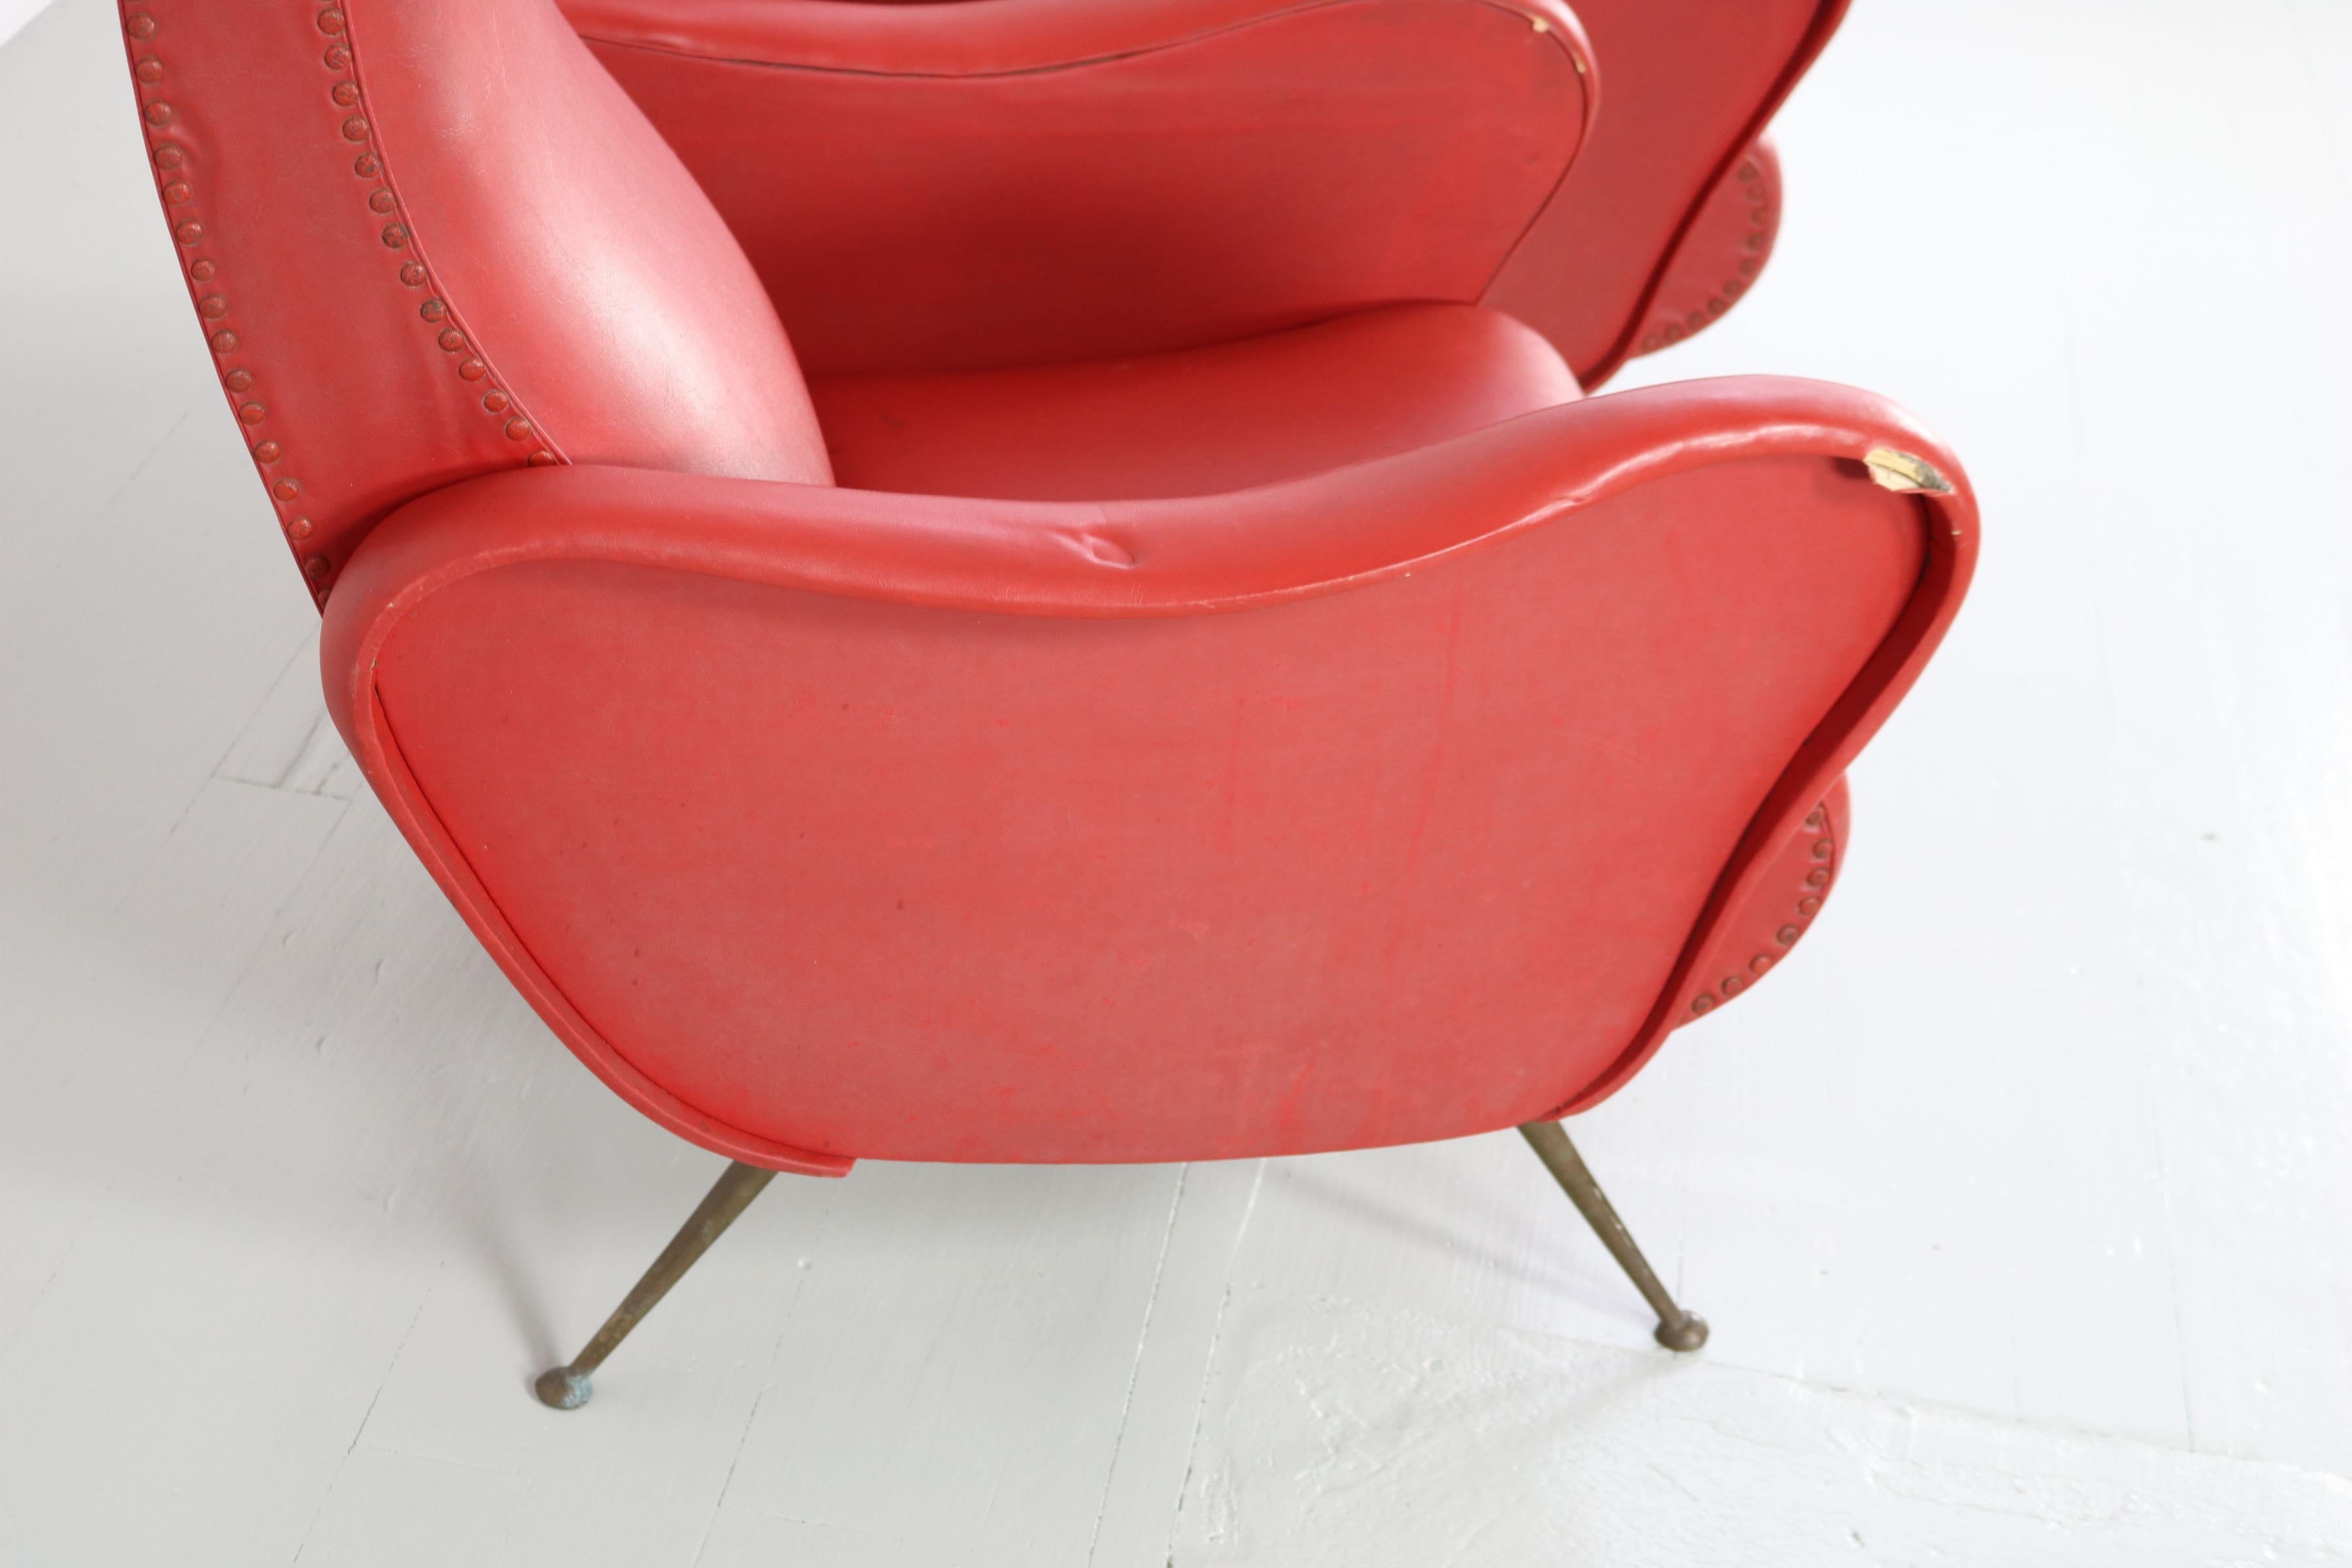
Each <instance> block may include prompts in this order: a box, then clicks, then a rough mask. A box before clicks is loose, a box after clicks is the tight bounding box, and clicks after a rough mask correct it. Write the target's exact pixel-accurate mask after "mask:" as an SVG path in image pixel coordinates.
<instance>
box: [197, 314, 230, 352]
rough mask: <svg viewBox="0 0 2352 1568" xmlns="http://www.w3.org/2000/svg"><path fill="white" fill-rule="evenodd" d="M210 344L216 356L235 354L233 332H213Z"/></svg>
mask: <svg viewBox="0 0 2352 1568" xmlns="http://www.w3.org/2000/svg"><path fill="white" fill-rule="evenodd" d="M199 308H200V309H201V307H199ZM212 343H213V353H216V354H226V353H236V333H235V332H215V333H214V334H213V337H212Z"/></svg>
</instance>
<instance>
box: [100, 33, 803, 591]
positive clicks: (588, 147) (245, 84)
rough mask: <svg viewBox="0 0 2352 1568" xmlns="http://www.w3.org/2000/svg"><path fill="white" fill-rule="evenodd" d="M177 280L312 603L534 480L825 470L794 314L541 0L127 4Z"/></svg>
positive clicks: (774, 475)
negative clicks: (612, 472) (393, 547)
mask: <svg viewBox="0 0 2352 1568" xmlns="http://www.w3.org/2000/svg"><path fill="white" fill-rule="evenodd" d="M121 12H122V23H123V34H124V37H125V41H126V43H127V44H128V46H129V51H130V59H131V76H132V79H133V81H134V83H135V86H136V89H137V93H138V98H139V108H140V116H141V120H142V125H143V127H144V129H145V132H146V138H147V150H148V155H149V158H150V161H151V163H152V172H153V174H154V175H155V180H156V185H157V189H158V192H159V194H160V195H161V196H162V198H163V210H164V214H165V216H166V218H167V220H168V221H169V223H170V224H171V226H172V235H173V244H174V247H175V250H176V253H177V256H178V258H179V264H180V267H181V269H182V272H183V274H184V277H185V278H186V279H187V282H188V286H189V291H190V297H191V299H192V300H193V301H194V305H195V309H196V313H197V316H198V317H199V319H200V320H201V321H202V323H203V326H204V331H205V339H206V342H207V344H208V345H209V347H210V348H211V351H212V354H213V359H214V363H215V367H216V369H217V370H218V372H219V374H220V376H221V383H222V386H223V388H224V390H225V391H226V393H227V395H228V397H229V401H230V405H231V406H232V407H233V408H234V410H235V412H236V419H237V421H238V425H239V427H240V428H241V429H242V431H243V432H244V435H245V439H246V443H247V447H248V448H249V449H250V451H251V452H252V454H253V459H254V462H255V464H256V466H257V468H258V469H259V471H260V473H261V476H262V479H263V480H264V482H265V483H266V484H267V485H268V489H269V494H270V497H271V499H272V500H273V501H274V502H275V503H276V505H277V509H278V522H279V525H280V527H281V528H282V529H283V530H284V531H285V534H286V537H287V541H288V542H289V544H290V545H291V546H292V547H293V549H294V552H295V555H296V557H297V559H298V560H299V562H300V563H301V566H302V570H303V574H304V576H305V578H306V579H307V580H308V582H309V584H310V589H311V592H312V594H313V595H314V596H315V597H317V598H319V599H321V600H323V599H324V598H325V596H326V594H327V591H328V589H329V588H330V587H331V585H332V584H333V582H334V580H335V577H336V574H338V573H339V572H340V571H341V569H342V566H343V564H344V563H345V561H346V560H347V559H348V558H349V556H350V553H351V552H352V548H353V547H354V546H355V545H356V544H357V543H358V542H359V540H360V538H361V537H362V535H363V534H364V533H365V532H366V531H367V530H368V529H369V528H371V527H373V525H374V523H375V522H376V521H378V520H380V519H381V518H382V517H383V515H384V514H385V513H386V512H388V511H390V510H392V509H393V508H394V507H396V506H398V505H400V504H401V503H403V502H404V501H407V500H412V499H414V498H415V497H416V496H418V495H421V494H423V493H425V492H426V491H428V490H432V489H437V488H439V487H441V486H443V485H446V484H449V483H452V482H454V481H456V480H458V479H466V478H469V477H471V476H474V475H477V474H481V473H486V472H489V471H491V470H494V469H499V468H515V467H520V466H522V465H525V464H551V463H562V462H591V463H610V464H620V465H625V466H630V467H638V468H669V469H677V470H685V471H690V472H698V473H709V474H729V475H737V476H742V477H748V478H761V479H790V480H798V481H801V482H804V483H814V484H824V483H829V482H830V481H831V477H832V476H831V473H830V470H829V468H828V467H827V464H826V460H825V456H824V440H823V437H821V435H820V434H819V432H818V429H817V425H816V418H815V416H814V413H813V412H812V410H811V409H810V406H809V401H808V395H807V391H806V389H805V388H804V387H803V384H802V381H801V374H800V370H799V367H798V366H797V364H796V363H794V361H793V353H792V349H791V347H790V345H789V344H788V343H787V342H786V341H785V338H784V331H783V328H782V325H781V324H780V323H779V322H778V321H777V319H776V314H775V310H774V308H773V307H772V305H771V304H770V303H769V301H768V298H767V295H766V294H765V292H764V291H763V290H762V289H761V286H760V283H759V280H758V279H757V278H756V277H754V275H753V274H752V271H751V266H750V264H749V263H748V262H746V261H745V260H744V258H743V255H742V252H741V250H740V248H739V247H737V245H736V243H735V240H734V238H733V237H732V236H731V235H730V234H729V233H728V231H727V227H726V226H725V224H724V223H722V222H721V221H720V219H719V216H718V214H717V213H716V212H714V211H713V210H712V208H711V206H710V204H709V201H708V200H707V199H706V198H705V197H704V196H703V194H702V192H701V190H700V188H699V187H698V186H697V185H696V184H695V183H694V180H693V177H692V176H691V175H689V174H688V173H687V172H686V170H685V168H684V167H683V166H682V165H681V164H680V163H678V161H677V158H676V157H675V156H674V155H673V154H672V153H671V152H670V150H669V148H668V146H667V143H665V142H663V141H662V139H661V137H660V135H659V134H658V133H657V132H655V131H654V129H653V128H652V126H650V125H649V124H647V123H646V120H645V118H644V116H643V115H641V114H640V113H639V112H638V111H637V110H636V108H635V105H633V104H632V103H631V102H630V101H629V100H628V99H627V97H626V96H625V95H624V94H623V93H622V92H621V90H620V89H619V88H618V87H616V86H614V83H613V81H612V79H611V78H610V77H608V76H607V75H606V74H605V72H604V68H602V67H601V66H599V65H598V64H597V63H596V61H595V60H594V58H593V57H591V56H590V55H589V53H588V51H587V50H586V48H585V47H583V46H582V45H581V43H580V41H579V39H578V38H577V37H575V36H574V34H573V33H572V28H571V27H570V26H569V25H568V24H566V23H565V22H564V20H563V18H562V16H561V15H559V14H558V13H557V11H556V9H555V7H554V5H553V4H552V3H551V0H123V3H122V5H121Z"/></svg>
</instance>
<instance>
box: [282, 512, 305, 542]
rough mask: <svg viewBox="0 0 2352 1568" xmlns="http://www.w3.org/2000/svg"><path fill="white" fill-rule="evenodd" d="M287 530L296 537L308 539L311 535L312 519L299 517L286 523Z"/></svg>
mask: <svg viewBox="0 0 2352 1568" xmlns="http://www.w3.org/2000/svg"><path fill="white" fill-rule="evenodd" d="M286 531H287V533H288V534H289V535H290V536H291V537H293V538H295V539H308V538H310V519H309V518H307V517H298V518H296V519H295V520H294V521H291V522H289V523H288V524H287V525H286Z"/></svg>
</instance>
